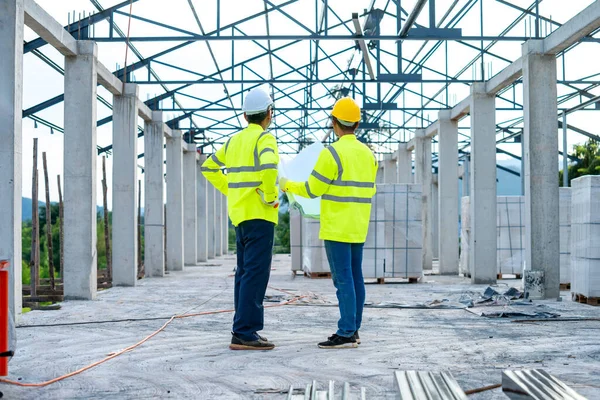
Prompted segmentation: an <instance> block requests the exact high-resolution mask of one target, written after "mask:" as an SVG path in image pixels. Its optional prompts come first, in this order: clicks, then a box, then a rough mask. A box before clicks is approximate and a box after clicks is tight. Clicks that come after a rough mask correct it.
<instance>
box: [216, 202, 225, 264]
mask: <svg viewBox="0 0 600 400" xmlns="http://www.w3.org/2000/svg"><path fill="white" fill-rule="evenodd" d="M221 255H223V195H222V194H221V192H219V191H218V190H215V256H217V257H220V256H221Z"/></svg>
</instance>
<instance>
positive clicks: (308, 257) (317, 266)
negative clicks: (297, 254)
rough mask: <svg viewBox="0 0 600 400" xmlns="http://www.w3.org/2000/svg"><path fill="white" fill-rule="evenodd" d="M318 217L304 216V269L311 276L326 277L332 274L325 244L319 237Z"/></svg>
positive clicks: (319, 225)
mask: <svg viewBox="0 0 600 400" xmlns="http://www.w3.org/2000/svg"><path fill="white" fill-rule="evenodd" d="M320 228H321V224H320V221H319V220H318V219H311V218H306V217H302V270H303V271H304V274H305V275H306V276H308V277H311V278H326V277H329V276H330V274H331V270H330V269H329V263H328V262H327V254H326V253H325V244H324V242H323V241H322V240H320V239H319V229H320Z"/></svg>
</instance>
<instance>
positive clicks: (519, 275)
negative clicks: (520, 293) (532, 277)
mask: <svg viewBox="0 0 600 400" xmlns="http://www.w3.org/2000/svg"><path fill="white" fill-rule="evenodd" d="M507 275H514V276H515V277H514V278H504V279H521V278H523V275H522V274H507ZM502 277H503V275H502V274H498V275H497V276H496V278H497V279H503V278H502Z"/></svg>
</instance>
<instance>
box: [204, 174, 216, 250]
mask: <svg viewBox="0 0 600 400" xmlns="http://www.w3.org/2000/svg"><path fill="white" fill-rule="evenodd" d="M216 191H217V189H215V187H214V186H213V185H211V184H210V183H208V184H207V186H206V214H207V217H206V227H207V229H206V237H207V243H206V245H207V247H208V252H207V258H208V259H209V260H211V259H213V258H215V256H216V255H215V222H216V217H215V209H216V208H215V192H216Z"/></svg>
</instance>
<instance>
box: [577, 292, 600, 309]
mask: <svg viewBox="0 0 600 400" xmlns="http://www.w3.org/2000/svg"><path fill="white" fill-rule="evenodd" d="M571 299H572V300H573V301H576V302H577V303H582V304H587V305H590V306H600V297H586V296H584V295H582V294H577V293H571Z"/></svg>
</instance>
